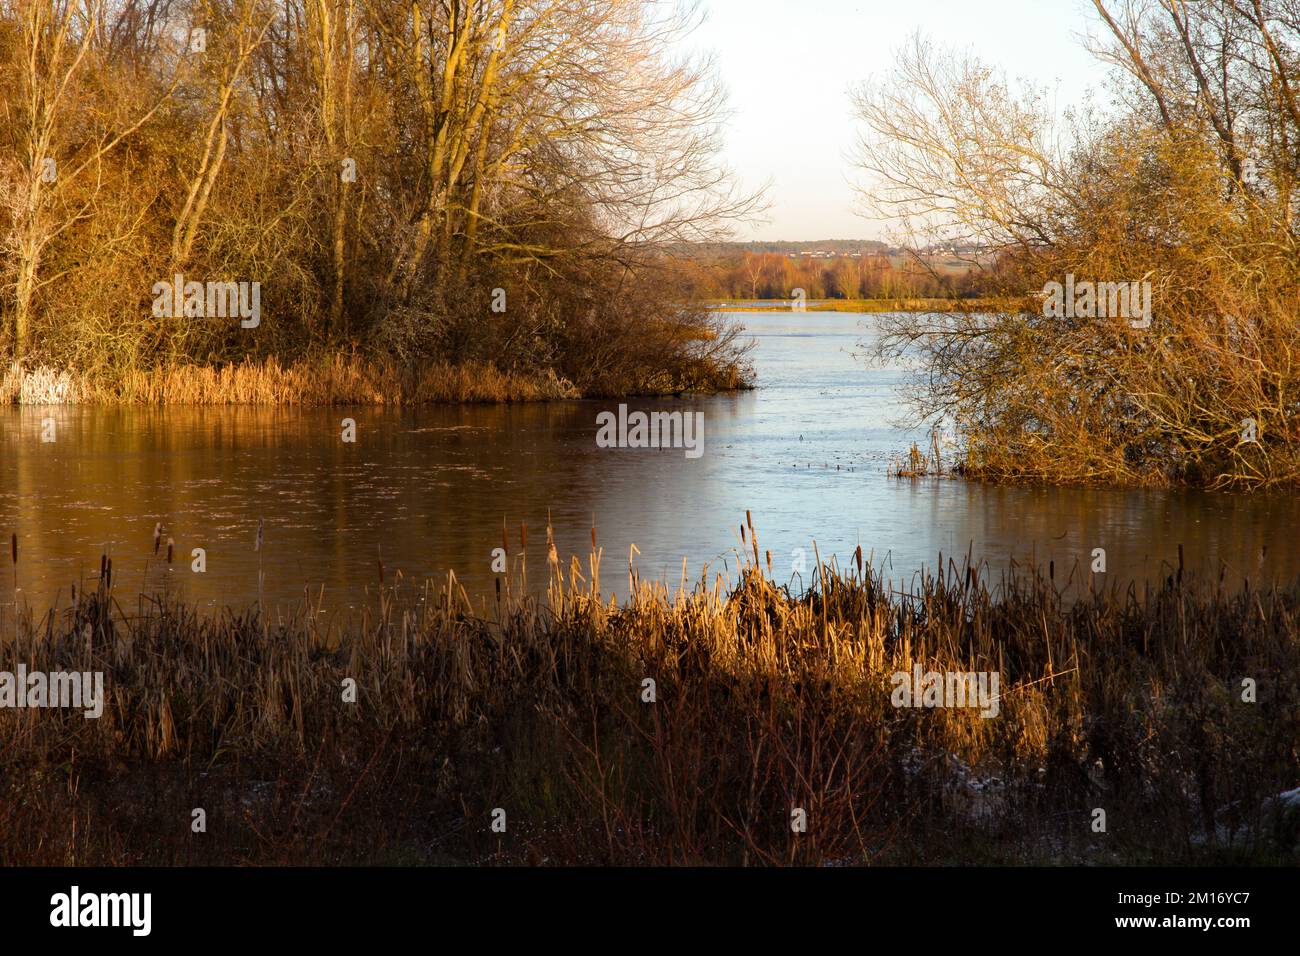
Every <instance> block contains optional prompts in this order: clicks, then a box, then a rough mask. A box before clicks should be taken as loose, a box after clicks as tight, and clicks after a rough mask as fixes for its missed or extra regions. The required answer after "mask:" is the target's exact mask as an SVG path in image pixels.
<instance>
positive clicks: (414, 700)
mask: <svg viewBox="0 0 1300 956" xmlns="http://www.w3.org/2000/svg"><path fill="white" fill-rule="evenodd" d="M747 543H748V544H749V545H751V546H752V548H753V559H752V561H749V563H748V564H747V566H746V567H745V569H744V573H743V581H742V583H741V584H740V586H738V587H736V588H734V589H728V588H726V587H724V586H723V585H722V583H721V582H720V581H719V580H714V581H713V582H712V583H710V582H706V581H700V582H698V583H697V585H696V586H695V588H694V589H693V590H692V591H691V592H690V593H676V594H670V593H669V592H668V591H667V590H666V589H665V588H664V587H663V586H662V585H657V584H652V583H648V582H644V581H641V580H640V579H639V578H638V577H637V576H636V574H635V571H634V570H633V569H632V568H631V566H629V569H628V574H629V588H630V597H629V598H628V599H627V600H626V601H625V602H624V603H623V604H622V605H618V604H616V603H615V602H613V601H611V600H608V599H606V598H604V597H603V596H602V594H601V590H600V583H599V581H600V564H601V557H602V552H601V550H600V549H599V547H598V546H597V543H596V540H595V533H594V531H593V550H592V553H591V555H590V556H589V558H588V559H587V562H586V564H585V565H581V564H579V562H578V560H577V559H576V558H573V559H571V561H570V563H569V564H568V566H567V567H565V566H564V565H563V564H562V562H561V561H560V559H559V558H558V556H557V555H555V553H554V550H553V549H550V553H551V558H550V559H549V560H548V562H547V578H548V581H549V583H548V587H547V591H546V593H545V595H544V596H543V595H533V594H530V593H529V592H528V589H527V586H526V583H525V582H526V578H527V574H526V568H525V566H524V563H523V560H522V558H520V557H518V556H516V557H515V558H514V561H513V567H512V569H511V573H510V574H509V575H505V576H503V579H502V586H501V587H500V588H499V589H498V590H497V593H496V594H495V595H493V596H488V597H486V598H484V599H482V600H480V601H471V600H470V599H469V598H468V596H467V595H466V594H465V593H464V592H463V590H462V589H461V588H460V586H459V585H458V584H457V582H456V580H455V578H454V576H450V577H449V578H448V579H447V581H446V582H444V583H443V584H442V585H440V586H433V585H426V586H425V588H423V589H421V590H420V591H419V592H418V593H411V591H410V590H409V588H408V587H406V586H403V585H398V586H396V587H394V586H392V584H391V582H392V580H393V577H392V574H391V572H390V573H389V575H388V580H389V582H390V583H389V584H388V585H384V584H382V583H381V584H380V585H379V588H378V591H377V598H376V604H375V607H374V608H373V609H372V610H370V611H367V612H366V613H365V614H364V615H363V616H362V617H361V618H360V619H356V620H352V621H339V620H336V619H332V618H329V617H327V616H326V615H324V614H322V613H321V611H322V609H321V608H317V607H313V606H310V605H309V604H308V605H304V606H303V607H302V608H300V609H298V610H297V611H295V612H293V613H288V614H271V613H268V612H259V611H258V609H257V608H255V607H254V608H248V609H243V610H227V611H224V612H222V613H220V614H217V615H201V614H199V613H197V612H196V611H194V610H193V609H190V608H186V607H185V606H183V605H182V604H179V603H178V602H176V601H174V600H171V599H169V598H167V597H165V596H158V597H154V596H150V597H146V596H140V597H139V598H137V599H135V600H134V601H128V602H126V603H127V604H129V605H132V609H131V610H129V611H128V610H124V609H123V607H122V606H121V604H119V602H118V600H117V599H116V598H115V597H114V596H113V591H112V588H111V587H109V586H108V583H109V581H111V563H107V562H106V563H104V564H103V567H104V569H105V574H104V575H102V576H101V579H100V584H99V587H98V588H97V589H96V590H94V591H92V592H89V593H81V594H77V595H75V596H74V599H73V600H72V601H71V603H70V606H68V607H66V608H65V609H64V610H61V611H59V612H57V613H55V612H51V613H50V614H48V615H46V616H45V618H44V619H42V620H40V621H36V620H33V619H32V618H31V617H25V618H23V619H22V620H21V621H20V622H19V623H18V625H17V629H16V630H17V634H16V636H14V637H11V638H10V639H9V640H7V641H0V670H10V671H12V670H14V668H15V666H16V665H17V663H19V662H24V663H26V664H27V665H28V667H29V668H31V669H45V670H55V669H69V670H70V669H76V670H91V671H93V670H102V671H104V672H105V674H106V683H107V687H108V696H109V703H108V706H107V708H106V712H105V715H104V717H103V718H102V719H100V720H93V721H88V720H85V719H83V718H82V716H81V715H80V713H79V712H78V713H68V712H64V711H31V710H28V711H21V712H20V711H8V712H3V711H0V779H3V780H4V781H6V783H5V784H3V785H0V827H3V828H4V831H5V832H10V833H17V832H21V833H24V834H26V838H25V839H24V840H22V841H15V842H12V843H10V844H7V845H6V846H5V847H3V848H0V863H4V864H13V863H23V862H45V863H52V862H65V863H87V862H101V863H102V862H118V863H120V862H124V861H131V860H135V861H139V860H147V861H149V862H164V863H165V862H171V863H175V862H193V861H201V862H277V863H285V862H309V861H310V862H335V863H337V862H341V861H353V862H386V861H391V860H392V859H393V858H394V857H402V858H407V857H410V858H413V859H415V860H418V861H423V862H430V861H437V860H448V859H450V860H456V861H460V862H467V861H468V862H475V861H485V860H489V859H490V860H495V861H498V862H508V863H512V862H524V861H529V860H531V861H533V862H537V861H539V860H541V861H549V862H553V863H593V862H594V863H670V864H671V863H766V864H776V863H819V864H824V863H828V862H859V863H862V862H890V861H893V862H899V861H901V862H929V861H945V862H979V861H984V862H1016V861H1018V862H1063V861H1072V862H1099V861H1107V860H1111V861H1115V860H1127V861H1147V862H1189V861H1197V860H1199V861H1204V860H1206V859H1232V860H1235V861H1237V862H1268V861H1278V860H1285V859H1292V860H1293V858H1294V852H1295V849H1294V848H1295V842H1294V837H1295V836H1296V834H1295V833H1293V832H1291V830H1289V829H1286V828H1287V827H1290V826H1291V824H1293V823H1295V822H1296V821H1294V820H1291V821H1290V822H1288V823H1285V826H1283V825H1282V824H1281V822H1280V818H1279V817H1278V816H1277V815H1276V814H1275V815H1274V816H1272V817H1270V815H1269V814H1270V810H1269V808H1270V806H1272V807H1274V808H1276V803H1275V802H1274V803H1272V804H1270V802H1269V801H1270V799H1271V798H1272V797H1273V796H1274V795H1276V794H1278V793H1280V792H1282V791H1283V790H1287V789H1290V788H1292V787H1294V786H1295V784H1296V783H1297V782H1300V748H1298V747H1297V741H1298V740H1300V639H1298V638H1297V634H1298V633H1300V582H1297V583H1296V584H1295V585H1293V586H1291V587H1290V588H1288V589H1284V590H1272V591H1268V592H1262V593H1260V592H1254V591H1251V590H1249V589H1247V590H1246V591H1245V592H1244V593H1237V594H1229V593H1226V592H1224V591H1223V590H1222V588H1221V586H1217V585H1215V584H1214V583H1213V582H1205V583H1200V584H1195V583H1193V582H1190V581H1184V580H1183V579H1182V575H1181V573H1180V574H1179V576H1178V578H1177V579H1172V578H1171V580H1170V581H1168V582H1167V583H1166V584H1165V585H1163V586H1161V587H1159V588H1156V589H1148V590H1145V591H1143V592H1142V593H1140V594H1139V593H1136V592H1130V593H1128V594H1117V593H1114V592H1108V593H1104V594H1101V593H1098V594H1089V595H1088V596H1086V597H1082V598H1077V599H1071V600H1068V601H1067V600H1065V599H1064V598H1063V597H1062V594H1061V592H1060V591H1058V590H1057V588H1056V585H1055V583H1054V582H1053V581H1052V580H1051V578H1050V577H1047V578H1044V577H1042V576H1040V575H1038V574H1025V573H1022V574H1020V575H1013V576H1010V577H1007V578H1004V579H1003V580H1002V581H1000V582H999V583H998V584H997V585H996V586H990V585H989V584H988V583H986V582H985V580H983V575H982V574H981V569H980V568H978V567H973V566H969V565H963V566H961V567H957V566H955V565H952V564H949V565H948V566H947V567H946V568H944V569H943V570H942V572H941V573H938V574H935V575H927V576H925V577H924V578H921V579H918V580H917V581H915V582H914V584H913V586H912V587H911V588H910V589H908V590H907V591H904V592H900V591H898V590H896V589H894V588H893V587H892V586H891V585H890V584H889V582H887V581H886V580H884V579H883V577H882V576H881V575H880V574H879V573H877V572H876V571H874V570H873V569H872V568H871V567H870V566H869V565H865V566H864V563H863V562H862V558H861V553H860V552H859V553H858V554H857V555H856V557H855V561H854V565H853V566H852V567H850V568H848V569H846V570H842V569H840V568H839V567H837V566H836V565H835V564H834V563H831V564H822V563H821V562H820V561H818V566H817V567H816V569H815V570H814V579H815V581H816V583H817V587H816V588H815V589H814V590H811V591H809V592H808V593H805V594H799V595H796V594H792V593H791V592H790V591H789V590H788V589H787V588H785V587H781V586H777V585H776V584H775V583H774V582H773V581H772V580H771V579H770V577H768V576H765V575H764V574H762V573H761V570H760V564H759V555H760V550H759V547H758V543H757V541H756V540H755V539H754V538H753V531H752V527H751V528H750V529H749V531H748V541H747ZM768 563H769V564H770V558H769V559H768ZM382 573H383V572H382V571H381V575H382ZM417 598H419V599H421V600H417ZM11 625H12V622H11ZM6 633H8V634H14V628H13V627H12V626H9V627H6ZM917 664H919V665H921V666H922V667H923V668H924V669H925V670H933V671H940V672H944V671H959V672H970V671H982V670H986V671H996V672H998V673H999V674H1000V675H1001V691H1000V692H1001V699H1000V713H999V715H998V716H997V717H995V718H989V719H985V718H983V717H981V716H979V714H978V712H977V711H976V710H974V709H970V708H964V709H963V708H952V709H902V708H896V707H894V706H893V705H892V703H891V700H890V688H891V675H893V674H894V673H896V672H909V671H910V670H911V668H912V667H913V665H917ZM1244 677H1251V678H1252V679H1254V680H1255V681H1256V682H1257V685H1258V689H1259V690H1258V694H1259V696H1258V700H1257V702H1255V703H1253V704H1251V703H1246V702H1243V701H1242V700H1241V694H1240V689H1241V681H1242V679H1243V678H1244ZM647 679H652V680H653V681H654V682H655V692H656V700H655V701H654V702H653V703H648V702H646V701H645V699H644V696H643V695H644V693H645V687H646V684H645V681H646V680H647ZM347 680H355V682H356V684H357V688H358V691H359V697H358V702H357V703H355V704H350V703H345V702H344V700H343V697H342V691H343V688H344V687H345V681H347ZM70 761H71V763H70ZM60 768H62V769H60ZM259 788H261V789H259ZM264 791H265V792H264ZM268 793H274V794H278V796H277V797H276V798H275V799H274V800H272V799H270V797H269V796H267V794H268ZM258 794H261V796H258ZM264 797H265V804H264V805H263V804H259V803H258V802H257V801H259V800H262V799H263V798H264ZM223 801H224V802H223ZM225 802H229V803H231V805H230V806H226V805H225ZM200 804H201V805H206V806H208V807H209V808H210V810H209V817H210V818H212V819H215V820H219V821H224V822H222V823H221V824H220V826H219V828H218V829H217V830H215V831H213V832H211V833H209V834H207V835H206V836H205V838H204V839H203V841H202V842H201V843H198V842H191V841H190V838H189V837H187V836H185V833H186V828H185V827H184V826H181V825H179V824H178V823H177V821H176V820H172V819H171V816H170V815H175V816H176V817H177V818H178V819H179V818H184V819H188V816H187V815H188V808H190V807H192V806H194V805H200ZM250 804H253V805H255V810H249V809H248V808H249V806H250ZM495 807H506V808H508V813H509V815H510V819H511V821H512V823H511V825H510V831H509V835H508V836H506V837H501V836H500V835H498V834H494V833H491V832H489V828H488V819H489V815H490V812H491V810H492V809H493V808H495ZM795 807H797V808H803V809H805V810H806V811H807V813H808V816H809V820H810V821H811V825H810V827H809V830H808V832H807V833H805V834H799V835H795V834H793V832H792V830H791V828H790V826H789V818H790V812H791V809H792V808H795ZM1096 807H1102V808H1105V809H1106V810H1107V812H1108V814H1109V815H1110V818H1111V820H1112V821H1113V824H1112V830H1111V833H1110V834H1108V835H1099V834H1095V833H1093V832H1092V831H1091V829H1090V826H1089V824H1090V821H1091V819H1092V817H1091V814H1092V811H1093V809H1094V808H1096ZM211 808H221V809H222V812H220V813H218V812H215V811H214V810H213V809H211ZM241 808H242V809H241ZM69 814H75V815H79V816H80V817H81V818H82V819H85V820H87V821H88V822H89V823H91V824H93V825H88V826H85V827H82V828H81V830H80V836H78V835H77V834H75V833H72V832H71V831H70V830H69V828H68V827H66V826H65V825H64V824H65V822H66V820H67V819H68V815H69ZM457 821H459V822H457ZM159 834H171V836H168V837H167V838H166V839H162V838H160V837H159ZM34 847H35V848H39V851H37V850H34V849H32V848H34ZM33 854H36V855H33ZM195 854H198V855H197V856H196V855H195Z"/></svg>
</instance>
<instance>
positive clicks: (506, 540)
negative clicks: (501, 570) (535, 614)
mask: <svg viewBox="0 0 1300 956" xmlns="http://www.w3.org/2000/svg"><path fill="white" fill-rule="evenodd" d="M501 550H502V551H504V552H505V553H506V554H509V553H510V532H508V531H506V523H505V522H504V521H502V522H501Z"/></svg>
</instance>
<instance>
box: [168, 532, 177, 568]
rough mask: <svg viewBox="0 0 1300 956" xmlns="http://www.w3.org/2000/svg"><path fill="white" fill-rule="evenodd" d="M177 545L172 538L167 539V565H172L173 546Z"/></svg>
mask: <svg viewBox="0 0 1300 956" xmlns="http://www.w3.org/2000/svg"><path fill="white" fill-rule="evenodd" d="M175 544H176V542H175V541H174V540H172V538H171V537H168V538H167V563H168V564H171V563H172V546H173V545H175Z"/></svg>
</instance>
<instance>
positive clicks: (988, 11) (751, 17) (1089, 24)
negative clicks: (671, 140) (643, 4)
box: [692, 0, 1104, 240]
mask: <svg viewBox="0 0 1300 956" xmlns="http://www.w3.org/2000/svg"><path fill="white" fill-rule="evenodd" d="M703 4H704V7H705V10H706V12H707V14H708V17H707V20H706V21H705V23H704V24H703V25H702V26H701V27H700V28H699V29H698V30H697V31H696V33H695V34H694V35H693V37H692V43H694V44H697V45H698V46H699V47H701V48H704V49H710V50H712V51H713V52H714V53H715V54H716V56H717V59H718V67H719V72H720V74H721V77H722V80H723V82H724V83H725V85H726V87H727V90H728V94H729V102H730V106H731V110H732V114H733V115H732V118H731V120H730V122H729V123H728V126H727V133H726V142H727V150H726V154H725V157H724V158H725V161H726V163H727V164H728V165H729V166H730V167H731V168H732V169H733V170H735V171H736V172H737V174H738V175H739V179H740V181H741V182H742V183H743V184H745V185H747V186H749V187H757V186H760V185H762V184H763V183H765V182H768V181H769V180H770V182H771V187H770V189H769V191H768V199H769V200H770V202H771V206H770V208H769V210H768V212H767V214H766V216H767V218H768V219H769V220H770V221H769V222H767V223H757V224H755V225H753V226H751V227H748V228H746V227H743V226H742V227H741V228H740V229H738V230H737V234H736V238H737V239H738V240H749V239H762V240H767V239H787V240H809V239H874V238H881V237H882V227H881V225H880V224H879V223H875V222H871V221H869V220H867V219H864V218H862V217H860V216H857V215H855V214H854V212H853V208H854V198H853V193H852V189H851V188H850V185H849V179H850V177H852V176H853V170H852V168H851V165H850V162H849V154H850V153H851V152H852V150H853V147H854V144H855V143H856V140H857V125H856V123H855V121H854V120H853V117H852V115H851V105H850V103H849V97H848V91H849V89H850V87H852V86H854V85H856V84H857V83H859V82H860V81H862V80H864V79H867V78H868V77H870V76H871V75H872V74H873V73H881V74H883V73H884V72H885V71H886V70H887V68H888V66H889V63H890V59H891V53H892V51H893V50H895V49H897V48H898V47H900V46H902V45H903V44H904V42H905V41H906V40H907V39H908V38H909V37H910V36H911V34H912V33H913V32H914V31H916V30H918V29H920V30H922V31H923V32H924V33H925V34H926V35H927V36H928V37H929V38H930V39H931V40H933V41H934V42H935V43H936V44H937V45H942V46H949V47H956V48H958V49H967V50H970V51H971V52H973V53H974V54H975V55H977V56H978V57H980V59H982V60H984V61H985V62H987V63H989V64H991V65H994V66H998V67H1000V68H1002V69H1004V70H1005V71H1006V73H1007V75H1008V76H1009V77H1010V78H1012V79H1015V78H1018V77H1019V78H1024V79H1026V80H1028V81H1030V82H1032V83H1034V84H1037V85H1047V86H1049V87H1050V88H1052V89H1054V90H1056V92H1057V97H1058V99H1057V102H1058V105H1059V106H1060V108H1061V109H1064V108H1065V107H1067V106H1069V105H1073V104H1077V103H1079V102H1080V101H1082V100H1083V98H1084V96H1085V94H1086V92H1087V90H1088V89H1089V88H1092V89H1093V90H1094V91H1095V92H1096V93H1097V94H1098V96H1099V98H1100V96H1101V95H1102V94H1104V89H1103V81H1102V75H1101V71H1100V68H1099V66H1098V64H1097V62H1096V61H1095V60H1094V59H1093V58H1092V56H1091V55H1089V53H1088V52H1087V51H1086V50H1085V49H1084V48H1083V46H1082V44H1081V42H1080V40H1079V35H1080V34H1082V33H1086V32H1088V31H1089V30H1093V31H1094V32H1095V28H1096V20H1095V17H1096V13H1095V11H1094V9H1093V6H1092V4H1091V2H1089V0H903V2H883V0H703Z"/></svg>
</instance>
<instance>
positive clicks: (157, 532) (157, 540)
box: [153, 521, 162, 555]
mask: <svg viewBox="0 0 1300 956" xmlns="http://www.w3.org/2000/svg"><path fill="white" fill-rule="evenodd" d="M161 543H162V522H161V521H155V522H154V526H153V553H154V554H155V555H157V554H158V545H159V544H161Z"/></svg>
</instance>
